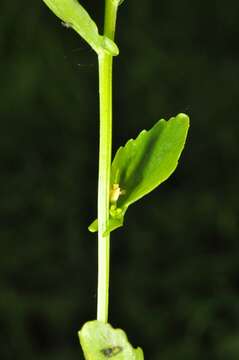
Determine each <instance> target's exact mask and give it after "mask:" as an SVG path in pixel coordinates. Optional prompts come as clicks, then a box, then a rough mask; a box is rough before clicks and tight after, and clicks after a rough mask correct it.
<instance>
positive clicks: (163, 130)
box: [89, 114, 189, 233]
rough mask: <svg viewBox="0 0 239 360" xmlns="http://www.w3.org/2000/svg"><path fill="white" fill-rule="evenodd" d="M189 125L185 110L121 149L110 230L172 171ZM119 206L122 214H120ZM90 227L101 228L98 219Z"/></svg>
mask: <svg viewBox="0 0 239 360" xmlns="http://www.w3.org/2000/svg"><path fill="white" fill-rule="evenodd" d="M188 128H189V118H188V116H187V115H185V114H179V115H177V116H176V117H173V118H171V119H170V120H168V121H165V120H163V119H162V120H159V121H158V122H157V123H156V124H155V125H154V126H153V127H152V128H151V129H150V130H149V131H146V130H143V131H142V132H141V133H140V134H139V135H138V137H137V138H136V139H135V140H133V139H130V140H129V141H128V142H127V143H126V145H125V146H124V147H120V148H119V149H118V151H117V153H116V155H115V158H114V160H113V163H112V168H111V189H112V188H113V186H114V184H119V188H120V190H121V194H120V196H119V198H118V199H117V201H116V203H115V204H110V205H109V206H110V209H112V207H113V209H114V211H113V212H112V211H110V222H109V229H108V230H107V233H108V232H109V231H113V230H115V229H116V228H117V227H120V226H122V225H123V220H124V219H123V218H124V215H125V212H126V210H127V209H128V207H129V205H131V204H132V203H134V202H135V201H137V200H139V199H140V198H142V197H143V196H145V195H146V194H148V193H149V192H151V191H152V190H153V189H155V188H156V187H157V186H158V185H160V184H161V183H162V182H163V181H165V180H166V179H167V178H168V177H169V176H170V175H171V174H172V173H173V171H174V170H175V169H176V167H177V164H178V160H179V157H180V155H181V152H182V150H183V148H184V145H185V141H186V137H187V132H188ZM118 209H120V214H117V210H118ZM115 214H116V215H118V216H116V215H115ZM115 219H117V222H118V226H117V223H115ZM89 230H90V231H92V232H95V231H97V230H98V226H97V221H94V222H93V223H92V224H91V225H90V227H89Z"/></svg>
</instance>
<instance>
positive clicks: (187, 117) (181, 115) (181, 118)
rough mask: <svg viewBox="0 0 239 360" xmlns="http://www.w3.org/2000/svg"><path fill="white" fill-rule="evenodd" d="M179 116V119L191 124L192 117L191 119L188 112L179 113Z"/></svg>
mask: <svg viewBox="0 0 239 360" xmlns="http://www.w3.org/2000/svg"><path fill="white" fill-rule="evenodd" d="M177 118H178V119H179V120H181V121H184V122H185V123H186V124H187V125H188V126H189V122H190V119H189V116H188V115H187V114H184V113H179V114H178V115H177Z"/></svg>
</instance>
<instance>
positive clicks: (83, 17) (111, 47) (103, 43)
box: [43, 0, 119, 56]
mask: <svg viewBox="0 0 239 360" xmlns="http://www.w3.org/2000/svg"><path fill="white" fill-rule="evenodd" d="M43 1H44V3H45V4H46V5H47V6H48V7H49V8H50V9H51V10H52V11H53V12H54V14H55V15H56V16H58V17H59V18H60V19H61V20H62V21H63V22H64V23H65V25H66V27H71V28H73V29H74V30H75V31H76V32H77V33H78V34H79V35H80V36H81V37H82V38H83V39H84V40H85V41H86V42H87V43H88V44H89V45H90V46H91V47H92V48H93V49H94V50H95V51H96V52H97V53H100V52H101V51H102V50H105V51H107V52H108V53H110V54H111V55H113V56H115V55H118V53H119V50H118V47H117V45H116V44H115V43H114V42H113V41H112V40H110V39H108V38H106V37H105V36H101V35H99V32H98V28H97V25H96V24H95V22H94V21H93V20H92V19H91V17H90V15H89V14H88V12H87V11H86V10H85V9H84V8H83V6H81V5H80V4H79V3H78V1H77V0H43Z"/></svg>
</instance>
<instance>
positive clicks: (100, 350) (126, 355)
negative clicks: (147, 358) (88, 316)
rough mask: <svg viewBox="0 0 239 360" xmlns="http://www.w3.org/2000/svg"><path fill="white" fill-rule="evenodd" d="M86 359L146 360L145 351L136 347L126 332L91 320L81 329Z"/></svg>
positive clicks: (81, 341) (80, 333)
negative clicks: (129, 340) (130, 341)
mask: <svg viewBox="0 0 239 360" xmlns="http://www.w3.org/2000/svg"><path fill="white" fill-rule="evenodd" d="M79 338H80V343H81V346H82V349H83V352H84V356H85V359H86V360H107V359H111V358H113V359H115V360H144V355H143V351H142V350H141V349H140V348H137V349H134V348H133V347H132V346H131V345H130V343H129V342H128V339H127V336H126V334H125V332H124V331H123V330H121V329H114V328H112V326H111V325H110V324H105V323H103V322H101V321H97V320H94V321H89V322H87V323H86V324H85V325H84V326H83V327H82V329H81V330H80V331H79Z"/></svg>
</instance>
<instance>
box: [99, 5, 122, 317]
mask: <svg viewBox="0 0 239 360" xmlns="http://www.w3.org/2000/svg"><path fill="white" fill-rule="evenodd" d="M116 3H117V0H106V3H105V26H104V35H105V36H107V37H108V38H110V39H111V40H114V33H115V25H116V14H117V5H116ZM98 61H99V95H100V145H99V180H98V294H97V320H100V321H103V322H105V323H106V322H107V321H108V305H109V271H110V235H109V234H108V235H105V232H106V230H107V228H108V225H109V196H110V168H111V144H112V64H113V58H112V56H111V55H109V54H107V53H106V52H104V51H102V52H101V53H99V55H98Z"/></svg>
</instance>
